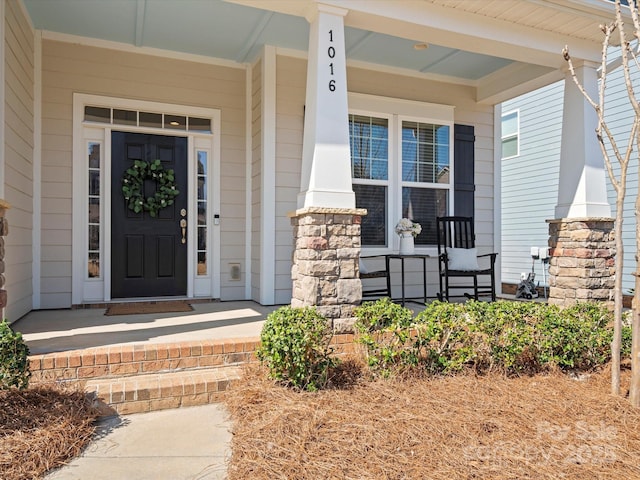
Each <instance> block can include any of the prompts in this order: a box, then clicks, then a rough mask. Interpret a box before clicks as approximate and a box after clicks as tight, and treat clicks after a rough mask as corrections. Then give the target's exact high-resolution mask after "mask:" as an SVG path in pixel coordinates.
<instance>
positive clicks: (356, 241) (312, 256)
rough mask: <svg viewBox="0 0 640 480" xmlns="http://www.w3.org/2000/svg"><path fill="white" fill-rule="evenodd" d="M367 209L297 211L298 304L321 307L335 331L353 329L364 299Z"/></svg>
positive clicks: (293, 221) (295, 300)
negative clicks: (362, 242) (363, 226)
mask: <svg viewBox="0 0 640 480" xmlns="http://www.w3.org/2000/svg"><path fill="white" fill-rule="evenodd" d="M366 214H367V211H366V210H365V209H358V208H356V209H345V208H318V207H310V208H304V209H300V210H297V211H295V212H293V213H291V214H289V217H290V218H291V224H292V225H293V227H294V229H293V235H294V242H295V247H294V251H293V266H292V268H291V279H292V280H293V291H292V298H291V306H292V307H307V306H313V307H316V309H317V310H318V312H319V313H320V314H321V315H323V316H324V317H326V318H327V319H328V320H330V321H331V325H332V327H333V329H334V331H336V332H339V333H344V332H350V331H352V330H353V324H354V322H355V318H354V317H353V309H354V308H355V307H356V306H358V305H360V302H361V300H362V283H361V282H360V274H359V269H358V259H359V258H360V224H361V219H362V215H366Z"/></svg>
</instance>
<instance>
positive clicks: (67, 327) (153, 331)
mask: <svg viewBox="0 0 640 480" xmlns="http://www.w3.org/2000/svg"><path fill="white" fill-rule="evenodd" d="M192 306H193V311H192V312H180V313H156V314H140V315H117V316H106V315H104V312H105V309H104V308H86V309H77V310H37V311H33V312H30V313H29V314H27V315H25V316H24V317H23V318H21V319H20V320H18V321H16V322H14V323H13V324H12V325H11V327H12V328H13V329H14V330H15V331H18V332H21V333H22V334H23V337H24V339H25V342H26V343H27V345H28V346H29V350H30V353H31V354H32V355H35V354H42V353H51V352H62V351H66V350H80V349H85V348H92V347H102V346H110V345H121V344H131V343H170V342H183V341H195V340H204V339H206V340H212V339H213V340H215V339H228V338H244V337H259V336H260V332H261V330H262V326H263V325H264V321H265V319H266V318H267V315H268V314H269V313H271V312H272V311H274V310H276V309H277V308H279V306H278V305H276V306H262V305H260V304H258V303H256V302H252V301H238V302H210V303H193V304H192Z"/></svg>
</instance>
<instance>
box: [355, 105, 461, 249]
mask: <svg viewBox="0 0 640 480" xmlns="http://www.w3.org/2000/svg"><path fill="white" fill-rule="evenodd" d="M451 132H452V124H451V123H449V122H446V123H445V122H442V123H439V122H433V121H427V120H424V121H423V120H419V119H415V118H407V117H404V118H403V117H402V116H400V115H394V114H391V115H388V114H380V115H377V114H371V115H364V114H355V113H353V114H350V115H349V137H350V147H351V172H352V183H353V190H354V192H355V196H356V207H358V208H366V209H367V212H368V214H367V215H366V216H365V217H363V219H362V232H361V238H362V245H363V246H364V247H390V246H391V245H390V244H391V239H392V238H393V237H392V235H395V230H394V229H395V225H396V223H397V222H398V220H400V218H403V217H406V218H410V219H412V220H413V221H415V222H418V223H420V225H421V226H422V233H421V234H420V235H418V236H417V237H416V240H415V243H416V245H418V246H433V245H435V244H436V227H435V219H436V217H438V216H441V215H444V214H446V213H448V212H449V203H450V201H449V199H450V191H451V189H452V187H453V184H452V175H451V162H452V146H451Z"/></svg>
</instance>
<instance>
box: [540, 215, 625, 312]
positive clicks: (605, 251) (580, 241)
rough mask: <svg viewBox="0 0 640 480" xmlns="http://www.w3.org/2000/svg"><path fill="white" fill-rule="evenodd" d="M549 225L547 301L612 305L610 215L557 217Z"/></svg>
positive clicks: (612, 260) (612, 221) (612, 234)
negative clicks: (593, 302) (606, 216)
mask: <svg viewBox="0 0 640 480" xmlns="http://www.w3.org/2000/svg"><path fill="white" fill-rule="evenodd" d="M547 223H548V224H549V247H550V248H549V257H550V261H549V303H554V304H557V305H562V306H569V305H573V304H575V303H578V302H586V301H603V302H607V303H609V304H611V305H613V290H614V279H615V267H614V258H615V254H616V251H615V238H614V232H613V225H614V219H612V218H561V219H555V220H547Z"/></svg>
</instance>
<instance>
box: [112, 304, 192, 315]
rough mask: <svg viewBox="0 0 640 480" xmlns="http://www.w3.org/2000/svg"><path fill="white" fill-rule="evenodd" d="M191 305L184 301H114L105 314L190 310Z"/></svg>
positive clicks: (138, 313)
mask: <svg viewBox="0 0 640 480" xmlns="http://www.w3.org/2000/svg"><path fill="white" fill-rule="evenodd" d="M192 311H193V307H192V306H191V305H190V304H189V303H188V302H185V301H182V300H176V301H167V302H134V303H114V304H112V305H109V306H108V307H107V310H106V311H105V312H104V314H105V315H108V316H110V315H140V314H144V313H173V312H192Z"/></svg>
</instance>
